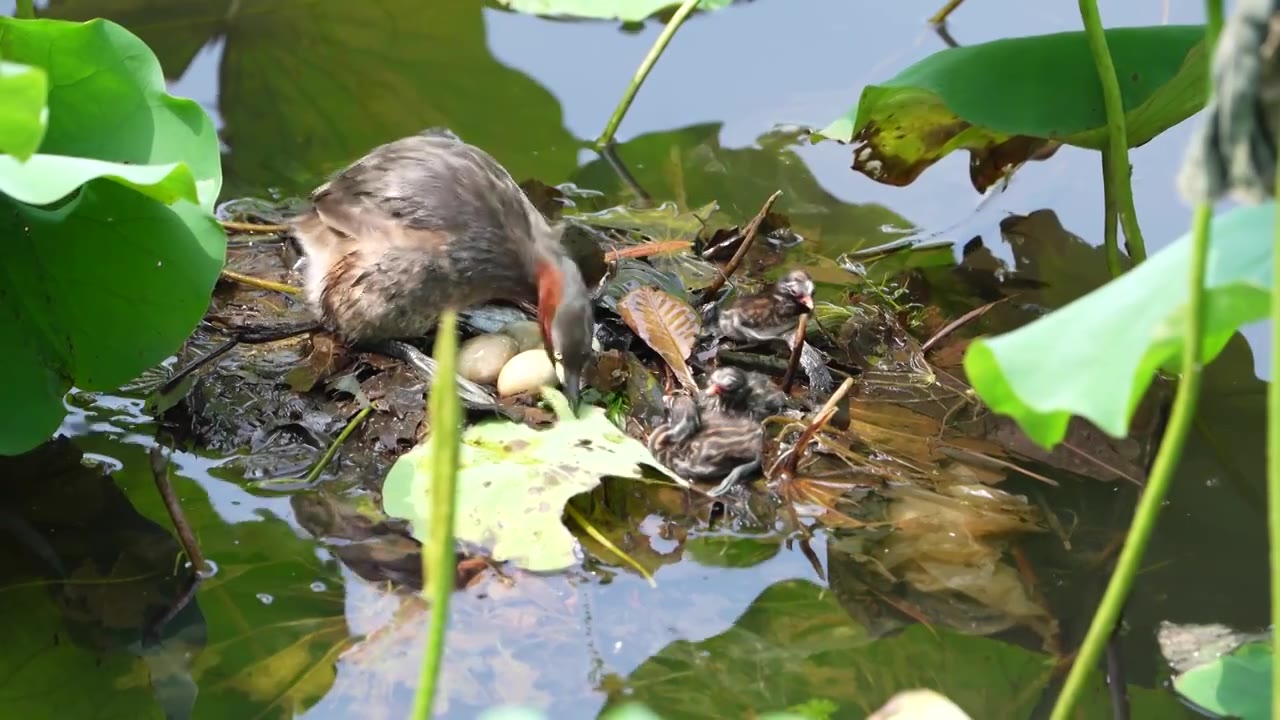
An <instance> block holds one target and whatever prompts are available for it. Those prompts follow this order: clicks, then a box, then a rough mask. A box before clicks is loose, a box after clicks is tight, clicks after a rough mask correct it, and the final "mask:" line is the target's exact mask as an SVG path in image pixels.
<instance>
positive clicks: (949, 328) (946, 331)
mask: <svg viewBox="0 0 1280 720" xmlns="http://www.w3.org/2000/svg"><path fill="white" fill-rule="evenodd" d="M1008 299H1009V298H1007V297H1002V298H1000V299H999V300H992V301H991V302H989V303H987V304H986V305H982V306H980V307H976V308H974V309H972V310H970V311H969V312H967V313H965V314H963V315H961V316H960V317H958V318H956V319H955V320H952V321H951V322H949V323H947V324H946V326H945V327H943V328H942V329H941V330H939V331H938V332H936V333H934V334H933V337H931V338H929V339H928V340H926V341H925V343H924V344H923V345H921V346H920V352H921V353H927V352H929V348H932V347H933V346H934V345H937V344H938V341H939V340H941V339H943V338H945V337H946V336H948V335H950V334H951V333H953V332H955V331H956V330H957V329H959V328H961V327H963V326H964V325H966V324H967V323H971V322H973V321H974V320H977V319H978V318H980V317H982V316H983V315H986V314H987V311H988V310H990V309H991V308H993V307H995V306H996V305H999V304H1000V303H1002V302H1004V301H1005V300H1008Z"/></svg>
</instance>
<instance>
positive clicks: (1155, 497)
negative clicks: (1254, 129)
mask: <svg viewBox="0 0 1280 720" xmlns="http://www.w3.org/2000/svg"><path fill="white" fill-rule="evenodd" d="M1212 219H1213V206H1212V205H1210V204H1209V203H1201V204H1200V205H1198V206H1197V207H1196V210H1195V217H1194V220H1193V225H1192V251H1191V283H1192V285H1191V293H1190V297H1189V298H1188V300H1187V320H1186V327H1185V329H1184V330H1183V332H1184V334H1185V341H1184V342H1183V346H1182V377H1181V380H1180V381H1179V383H1178V391H1177V394H1176V395H1175V396H1174V399H1173V411H1172V413H1170V416H1169V426H1168V428H1166V429H1165V434H1164V438H1163V439H1162V440H1161V442H1160V450H1159V452H1158V453H1156V459H1155V462H1154V463H1153V464H1152V467H1151V476H1150V478H1149V480H1148V482H1147V487H1146V489H1144V490H1143V492H1142V497H1141V499H1139V501H1138V506H1137V508H1136V510H1135V512H1134V517H1133V524H1132V525H1131V526H1130V528H1129V535H1128V537H1127V538H1126V539H1125V543H1124V548H1123V549H1122V550H1121V551H1120V557H1119V559H1117V560H1116V569H1115V571H1114V572H1113V573H1112V575H1111V580H1110V581H1109V582H1108V583H1107V590H1106V592H1105V593H1103V596H1102V602H1101V604H1100V605H1099V607H1098V611H1097V613H1095V614H1094V616H1093V621H1092V622H1091V623H1090V624H1089V631H1088V632H1087V633H1086V634H1085V638H1084V642H1083V643H1082V644H1081V646H1080V652H1079V653H1078V654H1077V655H1076V659H1075V662H1074V663H1073V664H1072V665H1071V672H1070V673H1069V674H1068V675H1067V680H1066V682H1065V683H1064V684H1063V687H1062V694H1061V695H1059V696H1058V701H1057V703H1056V704H1054V706H1053V714H1052V715H1051V716H1050V718H1051V720H1067V719H1068V718H1070V717H1072V711H1073V709H1074V707H1075V704H1076V702H1077V701H1078V700H1079V699H1080V697H1081V696H1083V695H1084V691H1085V687H1086V685H1087V684H1088V683H1089V680H1090V678H1091V677H1092V675H1093V672H1094V670H1095V668H1096V666H1097V664H1098V659H1099V658H1101V657H1102V651H1103V650H1104V649H1105V647H1106V644H1107V638H1108V637H1109V636H1110V635H1111V631H1112V629H1113V628H1114V627H1115V625H1116V622H1118V621H1119V619H1120V610H1121V608H1123V607H1124V604H1125V601H1126V600H1127V599H1128V597H1129V591H1130V589H1131V588H1132V587H1133V579H1134V576H1135V575H1137V573H1138V566H1139V565H1140V564H1141V563H1142V556H1143V555H1144V554H1145V553H1146V550H1147V542H1148V541H1149V540H1150V539H1151V532H1152V530H1154V529H1155V524H1156V519H1157V518H1158V517H1159V515H1160V506H1161V505H1162V504H1163V503H1164V498H1165V495H1167V494H1168V492H1169V484H1170V482H1171V481H1172V480H1173V474H1174V471H1175V470H1176V469H1177V467H1178V461H1179V460H1180V459H1181V457H1182V446H1183V444H1184V442H1185V441H1186V438H1187V432H1188V431H1189V430H1190V429H1191V423H1192V421H1193V420H1194V419H1195V413H1196V400H1197V398H1198V396H1199V394H1200V345H1201V342H1200V340H1201V338H1200V336H1201V334H1202V330H1203V324H1204V303H1203V296H1204V267H1205V257H1206V256H1207V255H1208V252H1207V250H1208V246H1209V221H1210V220H1212Z"/></svg>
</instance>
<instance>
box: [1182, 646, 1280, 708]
mask: <svg viewBox="0 0 1280 720" xmlns="http://www.w3.org/2000/svg"><path fill="white" fill-rule="evenodd" d="M1272 662H1273V660H1272V652H1271V643H1269V642H1255V643H1248V644H1246V645H1242V646H1240V647H1238V648H1236V649H1235V650H1233V651H1231V652H1230V653H1227V654H1225V655H1222V656H1220V657H1218V658H1216V659H1214V660H1213V661H1211V662H1209V663H1206V664H1204V665H1201V666H1200V667H1197V668H1194V669H1192V670H1188V671H1187V672H1184V673H1182V674H1181V675H1179V676H1177V677H1175V678H1174V679H1173V687H1174V689H1175V690H1177V691H1178V694H1180V695H1182V696H1183V697H1185V698H1187V699H1188V700H1190V701H1192V702H1194V703H1195V704H1197V705H1199V706H1200V707H1202V708H1204V709H1206V710H1209V711H1211V712H1214V713H1217V714H1218V715H1219V716H1222V717H1235V718H1242V719H1243V720H1252V719H1253V718H1267V717H1271V692H1272V691H1271V663H1272Z"/></svg>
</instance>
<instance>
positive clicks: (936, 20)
mask: <svg viewBox="0 0 1280 720" xmlns="http://www.w3.org/2000/svg"><path fill="white" fill-rule="evenodd" d="M962 2H964V0H947V4H946V5H943V6H942V7H941V8H940V9H939V10H938V12H936V13H934V14H933V17H931V18H929V24H930V25H942V24H944V23H945V22H947V18H948V17H950V16H951V13H953V12H955V9H956V8H958V7H960V3H962Z"/></svg>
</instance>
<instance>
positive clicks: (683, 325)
mask: <svg viewBox="0 0 1280 720" xmlns="http://www.w3.org/2000/svg"><path fill="white" fill-rule="evenodd" d="M618 314H619V315H621V316H622V319H623V320H624V321H625V322H626V323H627V326H628V327H630V328H631V329H632V330H634V331H635V332H636V335H638V336H639V337H640V339H641V340H644V341H645V343H646V344H647V345H648V346H649V347H651V348H653V349H654V350H655V351H657V353H658V354H659V355H661V356H662V359H663V360H665V361H667V365H669V366H671V369H672V370H673V371H675V374H676V377H677V378H679V379H680V382H682V383H684V385H685V386H686V387H688V388H689V389H690V390H692V391H694V392H697V390H698V384H697V383H696V382H694V380H693V373H691V372H690V371H689V365H688V363H686V362H685V361H686V360H687V359H688V358H689V354H690V353H692V352H693V345H694V343H695V342H696V341H697V339H698V329H699V328H700V326H701V324H700V323H699V321H698V313H697V312H696V311H695V310H694V309H693V308H692V307H690V306H689V304H688V303H686V302H683V301H681V300H679V299H678V298H674V297H672V296H670V295H668V294H667V293H665V292H663V291H661V290H659V289H657V288H651V287H641V288H636V289H635V290H632V291H631V292H629V293H627V294H626V295H624V296H623V297H622V299H621V300H619V301H618Z"/></svg>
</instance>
